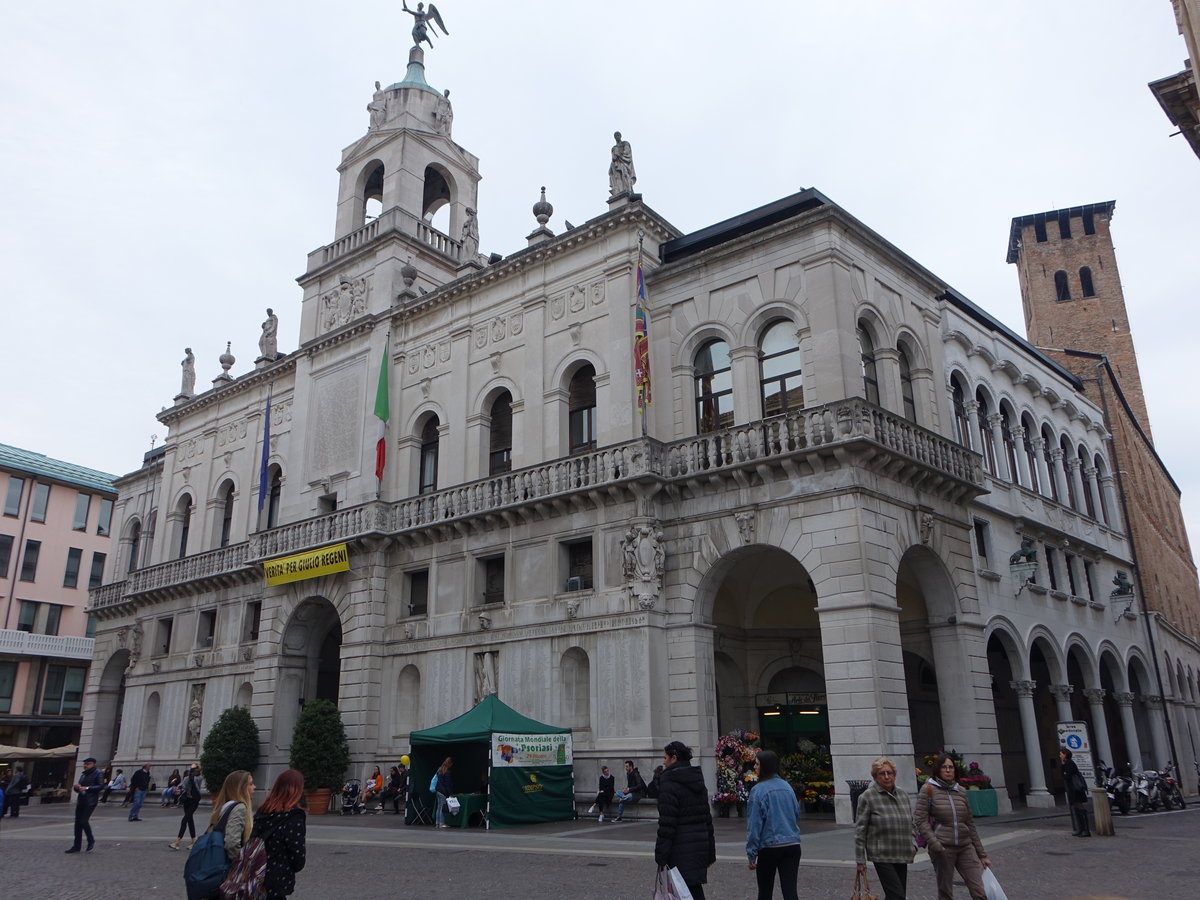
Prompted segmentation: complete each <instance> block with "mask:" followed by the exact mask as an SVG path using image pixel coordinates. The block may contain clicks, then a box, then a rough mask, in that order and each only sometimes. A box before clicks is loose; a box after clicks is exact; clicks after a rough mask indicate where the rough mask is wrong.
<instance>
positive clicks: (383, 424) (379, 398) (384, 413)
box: [375, 333, 392, 481]
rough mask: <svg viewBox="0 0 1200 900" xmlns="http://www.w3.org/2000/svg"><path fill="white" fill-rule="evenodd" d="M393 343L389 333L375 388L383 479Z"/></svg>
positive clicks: (378, 458)
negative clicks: (389, 372)
mask: <svg viewBox="0 0 1200 900" xmlns="http://www.w3.org/2000/svg"><path fill="white" fill-rule="evenodd" d="M390 344H391V334H390V333H389V334H388V336H387V337H386V338H384V340H383V359H381V360H380V361H379V386H378V387H377V388H376V389H375V419H376V420H377V421H378V422H379V426H378V429H377V434H378V439H377V440H376V442H375V477H376V479H378V480H380V481H382V480H383V467H384V465H385V464H386V463H387V422H388V413H389V411H390V410H391V406H392V403H391V397H390V396H389V394H388V355H389V350H390Z"/></svg>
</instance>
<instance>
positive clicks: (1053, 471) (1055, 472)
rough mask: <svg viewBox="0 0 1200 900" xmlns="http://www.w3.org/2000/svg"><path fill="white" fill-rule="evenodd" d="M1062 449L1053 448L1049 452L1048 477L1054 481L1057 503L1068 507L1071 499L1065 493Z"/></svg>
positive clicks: (1065, 471) (1065, 481)
mask: <svg viewBox="0 0 1200 900" xmlns="http://www.w3.org/2000/svg"><path fill="white" fill-rule="evenodd" d="M1065 455H1066V454H1064V453H1063V451H1062V447H1054V448H1052V449H1051V450H1050V477H1051V478H1053V479H1054V486H1055V487H1056V488H1058V502H1059V503H1061V504H1062V505H1063V506H1070V505H1071V504H1070V503H1069V502H1068V501H1069V500H1070V499H1071V498H1070V495H1069V494H1068V493H1067V470H1066V469H1065V468H1064V467H1063V456H1065Z"/></svg>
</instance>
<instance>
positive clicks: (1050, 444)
mask: <svg viewBox="0 0 1200 900" xmlns="http://www.w3.org/2000/svg"><path fill="white" fill-rule="evenodd" d="M1057 446H1058V445H1057V444H1056V443H1055V442H1054V435H1053V433H1051V431H1050V426H1049V425H1043V426H1042V461H1043V462H1044V463H1045V464H1046V480H1047V481H1049V482H1050V484H1049V485H1047V487H1049V488H1050V499H1051V500H1058V478H1056V477H1055V473H1054V448H1055V447H1057Z"/></svg>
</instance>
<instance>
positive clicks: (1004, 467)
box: [987, 413, 1017, 481]
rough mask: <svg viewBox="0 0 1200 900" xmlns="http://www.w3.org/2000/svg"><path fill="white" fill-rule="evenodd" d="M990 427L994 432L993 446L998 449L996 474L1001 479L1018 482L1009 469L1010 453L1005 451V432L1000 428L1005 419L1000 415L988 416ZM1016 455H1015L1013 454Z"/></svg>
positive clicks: (1014, 474)
mask: <svg viewBox="0 0 1200 900" xmlns="http://www.w3.org/2000/svg"><path fill="white" fill-rule="evenodd" d="M987 421H988V427H989V428H990V429H991V431H992V446H994V447H995V448H996V474H997V475H999V476H1000V477H1001V478H1007V479H1008V480H1009V481H1016V480H1017V475H1016V473H1015V472H1012V471H1010V469H1009V467H1008V453H1007V452H1006V451H1005V449H1004V430H1003V429H1002V428H1001V427H1000V423H1001V422H1003V421H1004V417H1003V416H1001V415H1000V413H993V414H992V415H990V416H988V420H987ZM1013 455H1014V456H1015V455H1016V454H1015V453H1014V454H1013Z"/></svg>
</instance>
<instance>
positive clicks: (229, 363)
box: [213, 341, 237, 384]
mask: <svg viewBox="0 0 1200 900" xmlns="http://www.w3.org/2000/svg"><path fill="white" fill-rule="evenodd" d="M232 347H233V341H226V342H225V352H224V353H222V354H221V356H220V357H219V360H218V361H219V362H220V363H221V374H220V375H218V376H217V377H216V378H214V379H213V384H222V383H223V382H226V381H233V376H232V375H230V374H229V370H230V369H232V368H233V364H234V363H235V362H237V359H236V358H235V357H234V355H233V354H232V353H230V352H229V351H230V348H232Z"/></svg>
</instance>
